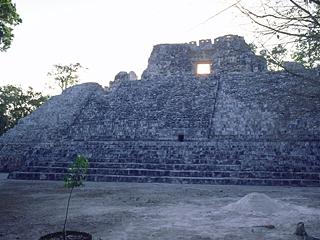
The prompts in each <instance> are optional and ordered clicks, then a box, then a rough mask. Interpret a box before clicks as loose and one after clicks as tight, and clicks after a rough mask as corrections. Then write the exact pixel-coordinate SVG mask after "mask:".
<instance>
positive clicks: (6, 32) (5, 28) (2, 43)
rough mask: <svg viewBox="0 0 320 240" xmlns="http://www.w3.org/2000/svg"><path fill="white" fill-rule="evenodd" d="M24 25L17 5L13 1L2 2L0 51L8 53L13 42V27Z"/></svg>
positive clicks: (0, 6) (0, 11) (1, 0)
mask: <svg viewBox="0 0 320 240" xmlns="http://www.w3.org/2000/svg"><path fill="white" fill-rule="evenodd" d="M20 23H22V20H21V18H20V16H19V14H18V13H17V10H16V5H15V4H13V3H12V2H11V0H0V51H6V50H7V49H8V48H9V47H10V45H11V42H12V40H13V37H14V35H13V33H12V32H13V27H14V26H16V25H18V24H20Z"/></svg>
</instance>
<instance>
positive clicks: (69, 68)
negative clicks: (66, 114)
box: [48, 63, 83, 91]
mask: <svg viewBox="0 0 320 240" xmlns="http://www.w3.org/2000/svg"><path fill="white" fill-rule="evenodd" d="M53 67H54V69H53V70H52V71H51V72H49V73H48V76H51V77H52V78H53V80H54V81H55V83H56V84H57V85H58V86H59V87H60V89H61V91H63V90H65V89H66V88H68V87H70V86H73V85H74V84H76V83H78V82H79V76H78V75H77V73H78V71H79V69H81V68H83V67H82V66H81V64H80V63H75V64H72V63H71V64H69V65H62V64H56V65H53Z"/></svg>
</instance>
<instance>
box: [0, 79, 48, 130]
mask: <svg viewBox="0 0 320 240" xmlns="http://www.w3.org/2000/svg"><path fill="white" fill-rule="evenodd" d="M48 98H49V97H48V96H43V95H42V94H41V93H40V92H35V91H34V90H33V89H32V88H31V87H29V88H28V90H26V91H24V90H23V89H22V88H20V87H16V86H13V85H6V86H3V87H0V134H2V133H4V132H6V131H7V130H8V129H10V128H12V127H13V126H14V125H15V124H16V123H17V122H18V120H19V119H21V118H23V117H25V116H27V115H28V114H30V113H31V112H32V111H34V110H35V109H36V108H38V107H39V106H40V105H41V104H42V103H44V102H45V101H47V100H48Z"/></svg>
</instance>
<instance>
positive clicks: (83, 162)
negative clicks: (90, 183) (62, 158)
mask: <svg viewBox="0 0 320 240" xmlns="http://www.w3.org/2000/svg"><path fill="white" fill-rule="evenodd" d="M88 166H89V162H88V160H87V158H86V157H85V156H83V155H77V157H76V158H75V160H74V161H73V163H72V165H71V166H70V168H69V172H68V174H67V176H66V177H65V179H64V186H65V187H67V188H70V193H69V198H68V203H67V209H66V216H65V219H64V224H63V230H62V232H63V239H64V240H66V239H67V238H66V226H67V220H68V213H69V206H70V200H71V196H72V192H73V189H74V188H76V187H81V186H83V181H84V180H85V179H86V174H87V171H88Z"/></svg>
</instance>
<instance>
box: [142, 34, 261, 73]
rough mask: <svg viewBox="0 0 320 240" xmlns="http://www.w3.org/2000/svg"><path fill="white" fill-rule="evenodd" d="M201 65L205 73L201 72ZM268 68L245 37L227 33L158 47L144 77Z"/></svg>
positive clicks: (153, 52) (155, 47)
mask: <svg viewBox="0 0 320 240" xmlns="http://www.w3.org/2000/svg"><path fill="white" fill-rule="evenodd" d="M201 64H205V65H207V66H205V65H203V66H202V67H204V69H205V70H204V72H200V73H199V68H201V66H200V65H201ZM263 71H267V63H266V60H265V59H264V58H263V57H262V56H257V55H255V53H254V52H253V51H252V50H251V49H250V47H249V45H248V44H247V43H246V42H245V40H244V38H243V37H240V36H237V35H226V36H222V37H219V38H216V39H215V40H214V42H213V43H212V41H211V40H210V39H206V40H200V41H199V44H198V45H197V43H196V42H190V43H184V44H159V45H156V46H154V48H153V51H152V53H151V56H150V58H149V61H148V67H147V69H146V70H145V71H144V72H143V74H142V78H143V79H146V78H149V77H150V76H154V75H176V74H179V75H183V74H187V75H188V74H195V75H201V74H204V75H211V74H220V73H224V72H263Z"/></svg>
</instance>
